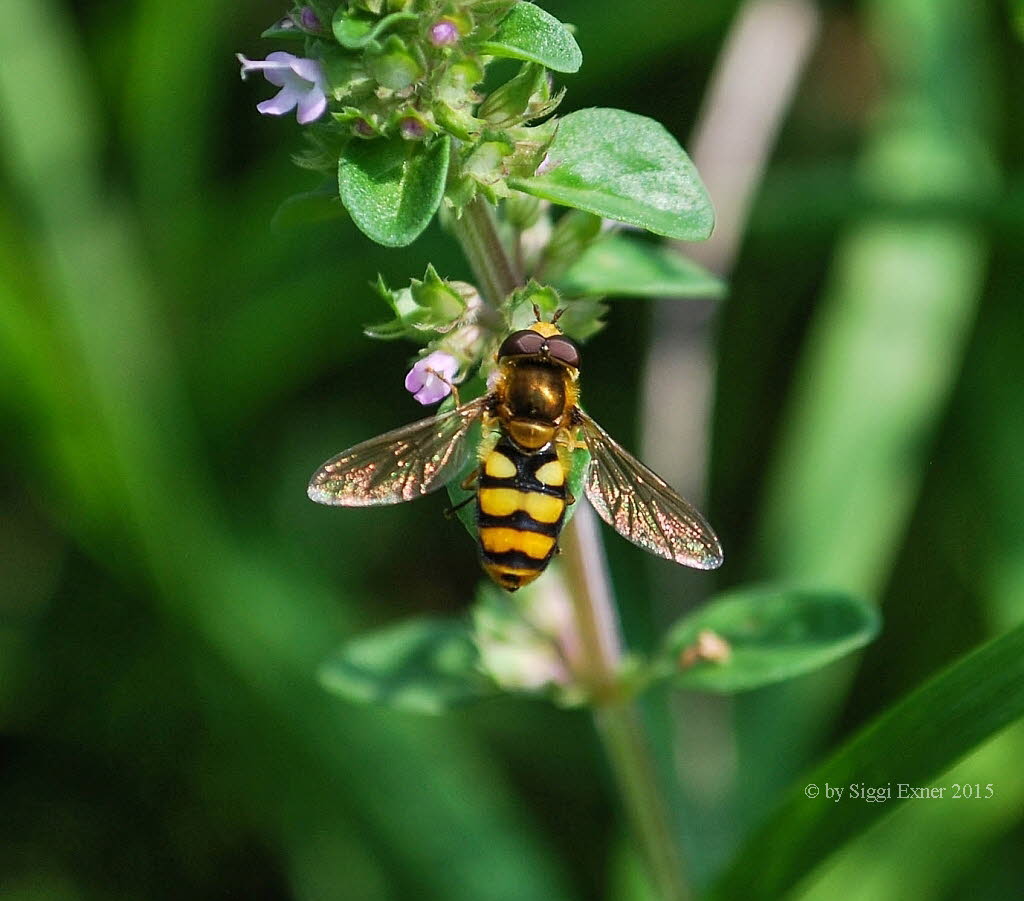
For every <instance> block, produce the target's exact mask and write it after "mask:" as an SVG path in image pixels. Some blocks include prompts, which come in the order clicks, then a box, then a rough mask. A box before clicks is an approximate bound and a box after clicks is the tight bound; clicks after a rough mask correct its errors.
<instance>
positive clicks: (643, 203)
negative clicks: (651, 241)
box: [509, 109, 715, 241]
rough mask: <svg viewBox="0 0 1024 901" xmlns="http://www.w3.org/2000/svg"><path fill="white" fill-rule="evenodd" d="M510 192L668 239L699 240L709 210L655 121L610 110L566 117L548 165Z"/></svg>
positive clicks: (679, 152) (705, 232) (709, 224)
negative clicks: (543, 200)
mask: <svg viewBox="0 0 1024 901" xmlns="http://www.w3.org/2000/svg"><path fill="white" fill-rule="evenodd" d="M509 185H510V186H511V187H513V188H516V189H517V190H519V191H525V192H526V193H527V194H533V195H534V196H536V197H541V198H543V199H545V200H550V201H552V202H553V203H559V204H562V205H563V206H570V207H575V208H576V209H580V210H587V211H588V212H591V213H595V214H596V215H598V216H604V217H605V218H607V219H614V220H616V221H617V222H625V223H627V224H629V225H636V226H639V227H640V228H645V229H647V230H648V231H651V232H654V233H655V234H657V235H665V236H666V237H669V238H678V239H680V240H684V241H701V240H703V239H705V238H707V237H708V236H709V235H710V234H711V229H712V228H713V226H714V222H715V219H714V211H713V210H712V208H711V201H710V199H709V198H708V195H707V191H706V190H705V188H704V185H703V184H702V182H701V180H700V177H699V176H698V175H697V170H696V168H695V167H694V165H693V163H692V162H690V158H689V157H688V156H687V155H686V153H685V151H684V150H683V149H682V148H681V147H680V146H679V144H678V142H677V141H676V140H675V138H673V137H672V136H671V135H670V134H669V133H668V132H667V131H666V130H665V128H664V127H663V126H662V125H660V124H659V123H657V122H655V121H654V120H653V119H648V118H646V117H644V116H638V115H636V114H635V113H627V112H625V111H623V110H615V109H584V110H579V111H578V112H575V113H570V114H569V115H568V116H565V117H564V118H563V119H562V120H561V121H560V122H559V127H558V134H557V135H556V136H555V139H554V141H553V142H552V143H551V145H550V147H549V148H548V155H547V160H546V162H545V163H544V164H542V166H541V170H540V172H539V174H537V175H535V176H533V177H531V178H511V179H509Z"/></svg>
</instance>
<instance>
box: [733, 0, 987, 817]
mask: <svg viewBox="0 0 1024 901" xmlns="http://www.w3.org/2000/svg"><path fill="white" fill-rule="evenodd" d="M869 6H870V9H871V12H872V17H871V19H870V22H871V24H872V34H873V35H874V38H875V40H876V41H877V42H878V45H879V46H880V48H881V49H882V51H883V60H884V63H885V65H886V67H887V69H888V71H889V72H890V74H891V84H890V86H889V87H888V89H887V92H886V94H885V95H884V100H883V102H882V103H881V104H880V105H879V109H878V111H877V112H878V115H877V116H876V117H875V118H874V123H875V125H874V130H873V132H872V134H871V135H870V140H869V142H868V147H867V150H866V153H865V154H864V158H863V160H862V162H861V170H860V171H861V174H862V177H863V178H864V180H865V185H866V187H867V188H868V190H870V191H871V193H872V194H873V195H874V196H876V197H877V198H878V199H879V200H885V201H887V202H888V203H889V204H891V205H894V206H901V205H903V204H906V203H914V204H919V203H925V202H937V203H938V207H937V208H938V209H940V210H941V209H942V207H943V201H953V202H955V201H957V199H962V198H964V197H971V198H982V197H985V196H987V195H988V194H989V193H990V192H991V190H992V187H993V179H992V173H993V168H992V158H991V152H990V150H989V148H988V147H987V146H986V144H985V130H984V128H983V125H984V115H983V114H984V106H983V103H982V96H981V95H982V91H983V89H984V86H985V84H986V71H985V70H986V63H987V61H986V60H985V59H984V57H983V53H984V49H983V48H984V47H985V46H986V45H985V41H984V37H985V30H984V29H985V21H984V17H983V16H981V15H978V14H976V11H974V10H971V9H968V8H967V7H966V6H964V5H963V4H962V3H959V2H956V0H941V2H935V3H928V4H921V3H919V2H918V0H884V2H881V0H879V2H874V3H872V4H870V5H869ZM911 43H912V46H913V53H909V52H908V47H909V46H910V45H911ZM952 97H956V98H957V102H956V103H950V102H949V100H950V98H952ZM946 208H947V209H948V206H947V207H946ZM986 255H987V240H986V236H985V234H984V233H983V231H982V230H981V229H980V227H979V226H978V225H977V224H976V223H974V222H971V221H967V220H957V219H956V218H953V217H951V216H949V215H948V214H943V213H939V214H937V215H936V216H934V217H931V218H923V217H922V218H921V219H919V220H917V221H914V222H908V221H906V220H905V219H901V218H899V217H892V216H888V215H886V214H884V213H872V214H871V215H870V216H866V217H864V219H863V220H862V221H860V222H858V223H856V224H855V225H854V226H853V227H851V228H850V229H849V230H848V232H847V234H846V235H845V236H844V237H843V238H842V240H841V242H840V243H839V245H838V247H837V251H836V255H835V261H834V263H833V265H832V272H831V274H830V283H829V285H828V289H827V291H826V293H825V296H824V297H823V298H822V300H821V302H820V304H819V307H818V309H816V310H815V311H814V320H813V321H812V323H811V326H810V328H809V330H808V336H807V341H806V348H805V349H804V350H803V351H802V358H801V360H800V361H799V363H798V365H797V366H796V368H795V372H794V375H793V389H792V391H791V395H790V397H789V398H788V399H787V409H786V411H785V416H784V422H783V425H782V428H781V431H780V437H779V440H778V447H777V451H776V456H775V460H774V461H773V465H772V467H771V469H770V471H769V472H768V475H767V477H766V479H765V483H766V484H765V489H764V504H763V508H762V510H761V515H760V521H759V523H758V525H757V535H756V538H755V552H754V553H755V557H756V564H755V565H756V566H757V571H758V577H759V578H772V579H784V580H786V581H798V582H800V583H801V584H817V583H820V584H826V585H831V586H835V587H838V588H842V589H843V590H846V591H850V592H852V593H854V594H858V595H863V596H866V597H875V596H877V595H878V593H879V592H880V591H881V589H882V588H883V586H884V585H885V582H886V579H887V577H888V574H889V571H890V569H891V567H892V565H893V563H894V561H895V558H896V555H897V553H898V551H899V548H900V547H901V546H902V542H903V538H904V533H905V529H906V527H907V522H908V519H909V516H910V513H911V511H912V509H913V505H914V503H915V501H916V499H917V496H918V493H919V490H920V485H921V483H922V479H923V476H924V474H925V472H926V471H927V466H928V455H929V453H930V449H931V443H932V441H933V439H934V436H935V432H936V428H937V425H938V423H939V420H940V417H941V416H942V414H943V412H944V409H945V405H946V403H947V401H948V398H949V395H950V391H951V389H952V386H953V385H954V383H955V379H956V378H957V376H958V375H959V372H960V367H961V359H962V355H963V348H964V345H965V343H966V339H967V337H968V336H969V334H970V329H971V323H972V319H973V317H974V314H975V310H976V307H977V304H978V301H979V299H980V297H981V294H982V291H983V287H984V276H985V265H986ZM845 681H846V680H845V679H844V678H843V677H842V674H840V673H838V672H836V673H833V674H831V675H830V676H829V677H828V678H823V679H819V680H815V681H814V683H810V682H803V683H794V684H792V685H784V686H777V687H776V688H772V689H768V690H766V692H765V693H763V694H762V693H758V694H756V695H752V696H749V697H744V698H740V699H738V700H737V720H738V727H737V728H738V734H739V748H740V750H739V767H738V770H739V772H740V773H741V774H742V776H743V779H744V786H743V788H742V790H741V792H740V798H741V804H742V805H743V807H744V808H746V810H745V818H746V819H748V820H750V821H754V820H756V819H757V818H758V817H759V816H761V815H762V813H763V812H764V810H765V809H767V807H768V806H770V805H771V804H772V803H773V802H774V799H775V797H776V796H777V793H778V792H780V791H781V790H782V789H783V788H784V786H785V785H786V784H788V783H789V782H790V781H791V780H792V779H793V778H794V777H795V775H796V774H797V773H798V772H800V770H801V769H802V768H803V767H805V766H806V764H807V761H808V760H809V759H810V757H811V755H812V753H813V749H814V748H815V746H816V745H817V744H818V743H819V742H820V741H821V739H822V736H823V734H824V733H825V731H826V730H827V728H828V724H829V723H830V722H831V721H832V719H833V715H834V710H835V705H836V703H837V701H838V700H840V699H841V697H842V695H843V692H844V690H845Z"/></svg>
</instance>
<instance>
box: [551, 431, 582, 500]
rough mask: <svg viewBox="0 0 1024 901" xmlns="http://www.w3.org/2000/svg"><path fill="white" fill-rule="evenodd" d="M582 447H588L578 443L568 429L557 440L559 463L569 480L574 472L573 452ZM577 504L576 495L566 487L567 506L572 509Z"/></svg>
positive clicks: (556, 451)
mask: <svg viewBox="0 0 1024 901" xmlns="http://www.w3.org/2000/svg"><path fill="white" fill-rule="evenodd" d="M581 447H586V445H585V444H582V443H581V442H579V441H577V440H576V439H575V437H574V436H573V434H572V432H571V431H569V430H568V429H567V430H566V431H564V432H562V434H561V435H559V437H558V438H557V439H556V440H555V453H556V454H558V462H559V463H561V464H562V469H563V470H564V472H565V474H566V478H567V479H568V477H569V473H571V472H572V452H573V451H574V450H578V449H579V448H581ZM575 503H576V495H574V494H573V493H572V491H571V490H570V488H569V486H568V485H566V486H565V504H566V506H567V507H571V506H572V505H573V504H575Z"/></svg>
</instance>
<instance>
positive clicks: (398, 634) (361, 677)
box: [320, 618, 493, 713]
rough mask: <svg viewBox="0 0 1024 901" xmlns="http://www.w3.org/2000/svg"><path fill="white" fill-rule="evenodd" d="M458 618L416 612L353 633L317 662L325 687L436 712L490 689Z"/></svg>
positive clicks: (358, 698) (465, 627) (345, 694)
mask: <svg viewBox="0 0 1024 901" xmlns="http://www.w3.org/2000/svg"><path fill="white" fill-rule="evenodd" d="M478 657H479V655H478V652H477V649H476V645H475V644H474V643H473V638H472V635H471V633H470V630H469V626H468V625H467V624H466V623H465V622H463V621H462V620H454V619H431V618H419V619H411V620H405V621H403V622H401V623H398V624H397V625H394V626H389V627H388V628H385V629H381V630H379V631H377V632H371V633H370V634H369V635H363V636H360V637H358V638H354V639H352V640H351V641H349V642H347V643H346V644H344V645H342V647H341V648H339V649H338V651H336V652H335V654H334V656H332V657H330V658H329V659H328V660H327V661H325V662H324V664H323V665H322V666H321V667H320V681H321V683H322V684H323V685H324V687H325V688H327V689H329V690H330V691H333V692H335V693H336V694H339V695H341V696H342V697H345V698H348V699H349V700H351V701H359V702H362V703H373V704H384V705H386V706H388V707H395V708H397V709H400V710H408V711H412V712H415V713H441V712H443V711H444V710H446V709H448V708H449V707H453V706H455V705H458V704H464V703H466V702H467V701H471V700H474V699H475V698H479V697H483V696H485V695H488V694H492V693H493V688H492V687H491V684H490V682H488V680H487V679H486V678H485V677H484V676H483V675H482V674H481V673H480V672H479V671H478V669H477V662H478Z"/></svg>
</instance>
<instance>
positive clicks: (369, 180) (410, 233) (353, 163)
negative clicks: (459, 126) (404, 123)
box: [338, 137, 451, 247]
mask: <svg viewBox="0 0 1024 901" xmlns="http://www.w3.org/2000/svg"><path fill="white" fill-rule="evenodd" d="M450 149H451V142H450V140H449V139H448V138H447V137H442V138H439V139H437V140H435V141H434V142H433V143H431V144H430V145H429V146H426V145H423V144H420V143H417V142H412V141H406V140H403V139H402V138H401V137H394V138H390V139H388V140H386V141H373V142H370V141H352V142H351V143H349V145H348V146H347V147H346V148H345V151H344V153H343V154H342V157H341V162H340V163H339V165H338V189H339V191H340V194H341V201H342V203H344V204H345V208H346V209H347V210H348V212H349V215H351V216H352V221H353V222H355V224H356V225H358V226H359V229H360V230H361V231H362V232H363V234H365V235H366V236H367V237H368V238H371V239H372V240H374V241H376V242H377V243H378V244H384V245H385V246H387V247H405V246H406V245H407V244H411V243H412V242H413V241H415V240H416V239H417V238H418V237H419V236H420V234H422V232H423V230H424V229H425V228H426V227H427V226H428V225H429V224H430V220H431V219H432V218H433V217H434V213H435V212H436V211H437V207H438V205H439V204H440V203H441V196H442V195H443V193H444V184H445V179H446V178H447V175H448V158H449V153H450Z"/></svg>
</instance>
